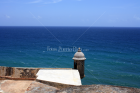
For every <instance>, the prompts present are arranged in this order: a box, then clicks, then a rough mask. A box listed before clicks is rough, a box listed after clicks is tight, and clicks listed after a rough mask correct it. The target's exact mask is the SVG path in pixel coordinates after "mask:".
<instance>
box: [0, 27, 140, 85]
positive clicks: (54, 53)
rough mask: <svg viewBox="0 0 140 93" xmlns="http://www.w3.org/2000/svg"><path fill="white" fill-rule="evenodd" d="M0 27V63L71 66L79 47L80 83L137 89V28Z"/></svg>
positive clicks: (139, 55)
mask: <svg viewBox="0 0 140 93" xmlns="http://www.w3.org/2000/svg"><path fill="white" fill-rule="evenodd" d="M87 29H88V27H46V28H45V27H0V66H13V67H44V68H73V60H72V58H73V56H74V54H75V52H76V51H77V48H78V47H81V49H82V51H83V53H84V54H85V57H86V58H87V59H86V60H85V78H84V79H82V84H83V85H88V84H108V85H119V86H129V87H137V88H140V28H123V27H121V28H119V27H118V28H117V27H91V28H89V29H88V30H87Z"/></svg>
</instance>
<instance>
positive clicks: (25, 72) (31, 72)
mask: <svg viewBox="0 0 140 93" xmlns="http://www.w3.org/2000/svg"><path fill="white" fill-rule="evenodd" d="M38 70H39V68H18V67H3V66H0V77H1V78H4V77H7V78H8V77H9V78H10V77H11V78H21V79H23V78H24V79H28V78H34V79H36V73H37V72H38Z"/></svg>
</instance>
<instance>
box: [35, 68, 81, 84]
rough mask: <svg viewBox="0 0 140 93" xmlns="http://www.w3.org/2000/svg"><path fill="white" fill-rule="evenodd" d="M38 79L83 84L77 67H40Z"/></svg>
mask: <svg viewBox="0 0 140 93" xmlns="http://www.w3.org/2000/svg"><path fill="white" fill-rule="evenodd" d="M37 79H38V80H44V81H49V82H56V83H61V84H68V85H82V84H81V79H80V75H79V72H78V70H75V69H40V70H39V71H38V73H37Z"/></svg>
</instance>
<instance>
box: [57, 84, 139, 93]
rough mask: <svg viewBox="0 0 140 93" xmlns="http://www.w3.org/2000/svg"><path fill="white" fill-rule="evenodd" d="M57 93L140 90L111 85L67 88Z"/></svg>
mask: <svg viewBox="0 0 140 93" xmlns="http://www.w3.org/2000/svg"><path fill="white" fill-rule="evenodd" d="M57 93H140V89H137V88H130V87H121V86H111V85H83V86H79V87H77V86H75V87H70V88H65V89H63V90H59V91H57Z"/></svg>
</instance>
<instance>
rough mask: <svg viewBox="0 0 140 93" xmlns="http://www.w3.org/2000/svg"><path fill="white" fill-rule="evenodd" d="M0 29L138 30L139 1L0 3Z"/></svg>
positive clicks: (5, 0)
mask: <svg viewBox="0 0 140 93" xmlns="http://www.w3.org/2000/svg"><path fill="white" fill-rule="evenodd" d="M0 26H101V27H102V26H103V27H140V0H22V1H21V0H0Z"/></svg>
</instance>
